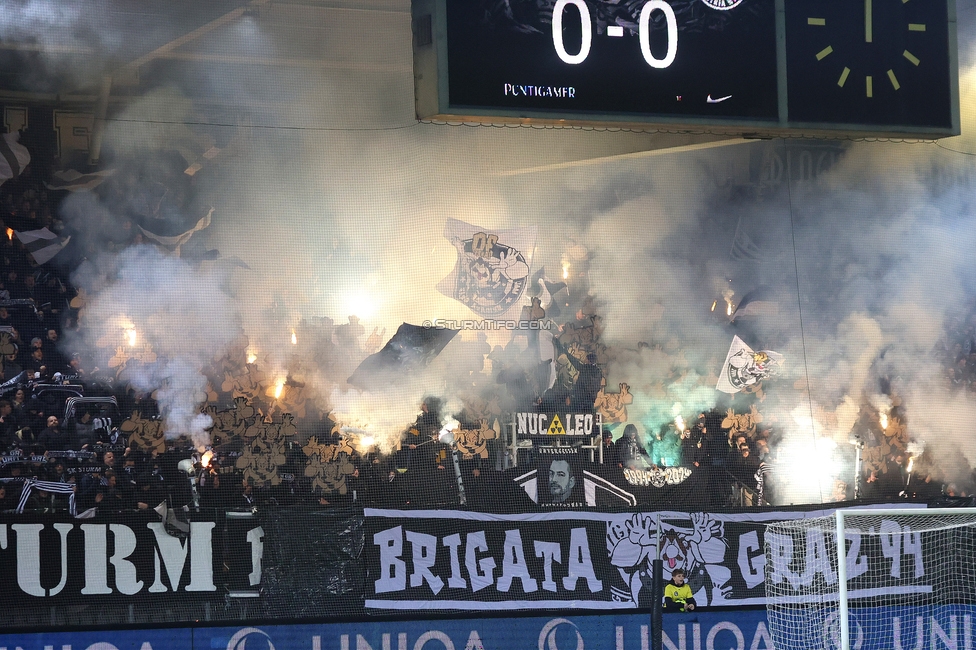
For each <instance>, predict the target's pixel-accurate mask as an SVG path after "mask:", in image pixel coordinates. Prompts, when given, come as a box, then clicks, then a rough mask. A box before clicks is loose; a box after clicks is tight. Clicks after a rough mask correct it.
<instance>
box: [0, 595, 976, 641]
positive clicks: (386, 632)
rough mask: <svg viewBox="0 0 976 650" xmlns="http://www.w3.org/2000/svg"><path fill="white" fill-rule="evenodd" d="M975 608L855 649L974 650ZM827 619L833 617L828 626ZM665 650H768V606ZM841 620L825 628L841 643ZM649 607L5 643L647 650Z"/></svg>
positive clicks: (687, 635)
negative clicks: (590, 612) (627, 611)
mask: <svg viewBox="0 0 976 650" xmlns="http://www.w3.org/2000/svg"><path fill="white" fill-rule="evenodd" d="M974 615H976V607H973V606H962V605H960V606H952V607H940V608H929V609H925V610H924V611H923V609H920V608H912V609H911V610H909V609H907V608H885V609H872V610H863V611H862V612H861V617H860V620H861V621H862V622H863V625H862V624H860V623H857V622H855V623H854V628H853V629H852V634H851V639H852V647H854V648H857V649H858V650H874V649H875V648H877V649H878V650H881V649H882V648H888V649H890V648H895V649H896V650H901V649H902V648H908V647H916V643H917V642H924V644H925V647H931V648H939V649H941V648H951V649H957V648H958V649H962V648H966V649H967V650H968V649H971V648H972V647H973V633H972V620H973V617H974ZM828 625H829V623H828ZM663 632H664V634H663V640H664V648H665V649H666V650H772V649H773V648H774V647H775V645H774V643H773V640H772V637H771V635H770V631H769V626H768V622H767V618H766V611H765V610H764V609H743V610H739V611H732V610H729V611H720V612H717V611H716V612H707V611H703V612H698V613H687V614H667V615H665V617H664V630H663ZM835 632H836V626H834V628H833V629H831V630H829V636H830V638H832V639H834V643H833V646H834V647H836V645H837V644H836V634H834V633H835ZM649 648H650V634H649V629H648V617H647V616H646V615H643V614H625V615H606V616H599V615H598V616H573V617H559V616H554V617H528V618H508V619H498V618H494V619H484V618H483V619H456V620H438V621H404V622H376V623H370V622H366V623H348V624H329V625H290V626H275V625H268V626H261V627H217V628H192V629H191V628H181V629H160V630H128V631H103V632H58V633H51V634H44V633H38V634H8V635H0V650H15V649H16V650H224V649H226V650H648V649H649Z"/></svg>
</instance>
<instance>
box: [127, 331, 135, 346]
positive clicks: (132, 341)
mask: <svg viewBox="0 0 976 650" xmlns="http://www.w3.org/2000/svg"><path fill="white" fill-rule="evenodd" d="M125 338H126V340H128V341H129V347H130V348H134V347H135V346H136V331H135V330H134V329H131V330H126V331H125Z"/></svg>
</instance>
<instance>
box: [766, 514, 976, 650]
mask: <svg viewBox="0 0 976 650" xmlns="http://www.w3.org/2000/svg"><path fill="white" fill-rule="evenodd" d="M765 550H766V575H765V586H766V603H767V604H766V609H767V614H768V619H769V632H770V636H771V639H772V642H773V646H774V647H777V648H790V649H791V650H804V649H807V648H809V649H816V650H833V649H835V648H836V649H838V650H852V649H853V650H873V649H874V648H879V649H880V648H891V647H898V648H917V649H921V648H937V647H942V646H946V647H958V648H963V647H965V648H970V647H971V646H972V639H971V638H970V637H971V636H972V634H973V623H974V621H976V508H924V507H919V508H852V509H844V510H837V511H836V512H835V513H834V514H833V515H831V516H827V517H817V518H810V519H796V520H790V521H782V522H776V523H773V524H770V525H769V526H767V528H766V532H765ZM840 557H842V558H844V561H843V562H838V558H840ZM959 636H963V639H958V637H959Z"/></svg>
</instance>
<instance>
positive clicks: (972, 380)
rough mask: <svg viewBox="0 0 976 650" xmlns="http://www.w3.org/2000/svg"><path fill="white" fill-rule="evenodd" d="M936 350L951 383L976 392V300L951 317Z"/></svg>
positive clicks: (946, 377) (946, 376)
mask: <svg viewBox="0 0 976 650" xmlns="http://www.w3.org/2000/svg"><path fill="white" fill-rule="evenodd" d="M936 351H937V353H938V355H939V358H940V359H941V360H942V363H943V365H944V367H945V379H946V381H947V382H948V383H949V385H950V386H954V387H958V388H963V389H965V390H968V391H970V392H976V301H974V302H973V304H971V305H970V306H969V309H967V310H966V311H965V312H964V313H962V314H960V315H957V316H953V317H952V318H950V319H949V323H948V326H947V327H946V331H945V336H944V337H943V339H942V341H941V343H940V345H939V346H938V348H937V350H936Z"/></svg>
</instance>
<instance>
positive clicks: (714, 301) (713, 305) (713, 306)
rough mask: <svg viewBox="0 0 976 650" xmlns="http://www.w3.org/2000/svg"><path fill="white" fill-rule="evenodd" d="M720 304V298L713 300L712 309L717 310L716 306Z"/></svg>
mask: <svg viewBox="0 0 976 650" xmlns="http://www.w3.org/2000/svg"><path fill="white" fill-rule="evenodd" d="M716 306H718V300H713V301H712V311H715V307H716Z"/></svg>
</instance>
